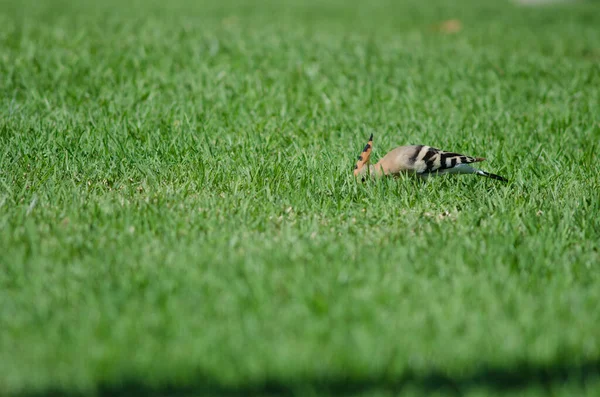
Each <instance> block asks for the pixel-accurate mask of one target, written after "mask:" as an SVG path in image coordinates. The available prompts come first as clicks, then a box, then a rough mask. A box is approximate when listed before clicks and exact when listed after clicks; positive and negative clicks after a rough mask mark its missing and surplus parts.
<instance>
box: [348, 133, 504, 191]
mask: <svg viewBox="0 0 600 397" xmlns="http://www.w3.org/2000/svg"><path fill="white" fill-rule="evenodd" d="M372 150H373V134H371V137H370V138H369V143H367V145H366V146H365V148H364V149H363V151H362V153H361V154H360V156H358V161H357V162H356V165H355V166H354V176H355V177H358V176H361V177H362V181H363V182H364V181H365V179H366V178H365V175H367V176H370V177H382V176H398V175H400V174H401V173H409V174H415V175H417V176H419V177H421V178H427V177H429V176H436V175H443V174H476V175H481V176H485V177H487V178H492V179H497V180H499V181H503V182H507V181H508V179H506V178H504V177H502V176H500V175H496V174H491V173H489V172H485V171H482V170H479V169H477V168H474V167H472V166H471V165H469V164H471V163H477V162H480V161H484V160H485V159H484V158H483V157H471V156H465V155H464V154H459V153H452V152H445V151H443V150H440V149H436V148H434V147H431V146H425V145H410V146H399V147H397V148H395V149H393V150H392V151H390V152H388V154H386V155H385V156H383V158H382V159H381V160H379V161H378V162H377V163H376V164H375V165H370V161H369V160H370V157H371V151H372Z"/></svg>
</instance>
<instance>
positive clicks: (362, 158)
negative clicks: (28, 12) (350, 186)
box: [354, 134, 373, 176]
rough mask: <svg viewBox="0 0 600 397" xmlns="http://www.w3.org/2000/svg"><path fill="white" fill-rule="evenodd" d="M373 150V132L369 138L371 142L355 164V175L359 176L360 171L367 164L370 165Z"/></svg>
mask: <svg viewBox="0 0 600 397" xmlns="http://www.w3.org/2000/svg"><path fill="white" fill-rule="evenodd" d="M372 150H373V134H371V137H370V138H369V142H368V143H367V144H366V146H365V148H364V149H363V151H362V153H361V154H360V155H359V156H358V161H357V162H356V165H355V166H354V176H358V175H359V173H360V170H361V169H362V168H363V167H364V166H365V165H367V166H368V164H369V159H370V157H371V151H372Z"/></svg>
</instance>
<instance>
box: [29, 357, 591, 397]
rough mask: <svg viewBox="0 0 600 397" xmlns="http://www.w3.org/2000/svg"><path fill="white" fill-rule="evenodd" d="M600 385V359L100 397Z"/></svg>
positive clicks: (121, 390) (103, 391) (124, 391)
mask: <svg viewBox="0 0 600 397" xmlns="http://www.w3.org/2000/svg"><path fill="white" fill-rule="evenodd" d="M599 381H600V359H597V360H594V361H589V362H585V363H582V364H578V365H569V364H566V363H557V364H554V365H549V366H544V367H534V366H531V365H527V364H523V365H517V366H514V367H511V368H484V369H480V370H478V371H476V372H474V373H471V374H469V375H465V376H460V377H455V376H454V377H452V376H449V375H446V374H444V373H442V372H432V373H429V374H424V375H418V374H415V373H406V374H404V375H403V376H400V377H397V378H388V377H382V378H361V377H354V378H345V377H338V378H317V379H315V378H307V379H296V380H290V381H280V380H266V381H264V382H260V383H254V384H246V385H241V386H224V385H221V384H218V383H217V382H215V381H214V380H211V379H209V378H206V377H203V376H201V375H200V376H198V377H197V378H196V379H195V380H194V381H193V382H192V383H191V384H187V385H184V386H177V385H165V386H158V387H153V386H149V385H148V384H146V383H145V382H144V381H143V380H131V381H124V382H122V383H120V384H112V385H99V386H98V389H97V391H96V392H95V393H93V395H96V396H134V397H137V396H154V397H159V396H160V397H162V396H185V397H188V396H189V397H192V396H213V395H220V396H249V395H271V396H286V395H296V394H304V393H308V394H331V395H336V396H340V395H341V396H348V395H352V394H355V393H366V392H369V391H373V392H375V391H379V392H382V391H383V392H394V393H397V392H400V391H402V390H403V389H410V390H412V391H422V392H423V393H426V394H427V393H431V392H434V391H438V392H439V391H445V392H448V393H451V394H452V393H455V394H461V393H462V392H464V391H466V390H469V389H471V388H483V389H488V390H494V391H504V392H511V391H515V390H519V389H524V388H529V387H541V388H542V389H547V390H549V389H551V388H553V387H556V386H560V385H561V384H564V383H566V382H569V385H570V386H571V387H573V386H580V387H584V386H586V385H588V386H591V385H592V383H594V382H599ZM79 395H83V394H80V393H73V392H69V391H67V390H52V391H50V390H49V391H47V392H43V393H38V394H28V395H22V396H21V397H41V396H52V397H54V396H79Z"/></svg>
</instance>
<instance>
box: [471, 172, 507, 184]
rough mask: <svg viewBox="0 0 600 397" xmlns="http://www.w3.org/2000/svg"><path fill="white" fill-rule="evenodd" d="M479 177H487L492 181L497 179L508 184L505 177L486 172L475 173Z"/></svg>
mask: <svg viewBox="0 0 600 397" xmlns="http://www.w3.org/2000/svg"><path fill="white" fill-rule="evenodd" d="M475 173H476V174H477V175H481V176H485V177H486V178H492V179H496V180H499V181H502V182H508V179H506V178H505V177H503V176H500V175H496V174H491V173H489V172H485V171H481V170H477V172H475Z"/></svg>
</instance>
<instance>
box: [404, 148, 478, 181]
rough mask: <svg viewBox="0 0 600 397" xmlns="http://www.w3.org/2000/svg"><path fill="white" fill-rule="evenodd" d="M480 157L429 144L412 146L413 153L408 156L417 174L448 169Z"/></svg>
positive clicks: (475, 160)
mask: <svg viewBox="0 0 600 397" xmlns="http://www.w3.org/2000/svg"><path fill="white" fill-rule="evenodd" d="M483 160H484V159H483V158H480V157H471V156H465V155H463V154H460V153H452V152H445V151H443V150H440V149H436V148H434V147H431V146H425V145H418V146H415V147H414V155H413V156H412V157H411V158H410V161H411V162H412V166H413V168H414V170H415V171H416V173H417V174H432V173H436V172H439V173H442V172H443V171H448V170H450V169H452V168H454V167H456V166H458V165H461V164H470V163H475V162H478V161H483Z"/></svg>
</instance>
